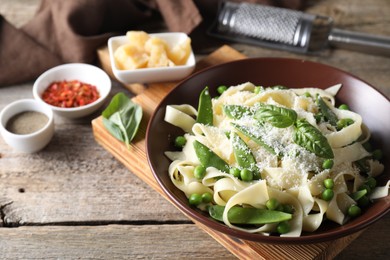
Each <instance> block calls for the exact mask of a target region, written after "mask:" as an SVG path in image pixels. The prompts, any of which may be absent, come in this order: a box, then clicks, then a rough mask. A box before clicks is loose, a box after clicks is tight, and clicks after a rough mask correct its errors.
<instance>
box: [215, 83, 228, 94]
mask: <svg viewBox="0 0 390 260" xmlns="http://www.w3.org/2000/svg"><path fill="white" fill-rule="evenodd" d="M226 90H227V87H226V86H225V85H221V86H219V87H218V88H217V92H218V94H220V95H221V94H222V93H223V92H225V91H226Z"/></svg>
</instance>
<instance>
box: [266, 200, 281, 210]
mask: <svg viewBox="0 0 390 260" xmlns="http://www.w3.org/2000/svg"><path fill="white" fill-rule="evenodd" d="M265 206H266V207H267V209H269V210H275V209H277V208H278V207H279V206H280V203H279V201H278V200H277V199H275V198H271V199H269V200H267V202H266V203H265Z"/></svg>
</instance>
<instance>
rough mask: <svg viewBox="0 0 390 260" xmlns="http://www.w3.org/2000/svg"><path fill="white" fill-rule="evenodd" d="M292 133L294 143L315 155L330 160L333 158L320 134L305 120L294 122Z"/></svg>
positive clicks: (326, 141)
mask: <svg viewBox="0 0 390 260" xmlns="http://www.w3.org/2000/svg"><path fill="white" fill-rule="evenodd" d="M295 125H296V128H295V132H294V137H293V139H294V142H295V143H296V144H298V145H299V146H302V147H303V148H305V149H306V150H308V151H310V152H312V153H314V154H315V155H317V156H319V157H322V158H326V159H332V158H334V154H333V150H332V147H331V146H330V145H329V143H328V140H327V139H326V137H325V136H324V135H322V133H321V132H320V131H319V130H318V129H317V128H315V127H314V126H312V125H311V124H310V123H309V122H307V121H306V119H300V120H298V121H296V124H295Z"/></svg>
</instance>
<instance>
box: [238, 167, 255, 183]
mask: <svg viewBox="0 0 390 260" xmlns="http://www.w3.org/2000/svg"><path fill="white" fill-rule="evenodd" d="M240 177H241V180H243V181H252V180H253V173H252V171H251V170H249V169H246V168H245V169H242V170H241V172H240Z"/></svg>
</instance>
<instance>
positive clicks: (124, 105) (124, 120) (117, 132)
mask: <svg viewBox="0 0 390 260" xmlns="http://www.w3.org/2000/svg"><path fill="white" fill-rule="evenodd" d="M102 116H103V125H104V126H105V128H106V129H107V130H108V131H109V132H110V133H111V134H112V135H113V136H114V137H115V138H117V139H118V140H120V141H122V142H125V143H126V145H130V142H131V141H132V140H133V138H134V137H135V135H136V133H137V131H138V128H139V125H140V123H141V119H142V108H141V107H140V106H139V105H137V104H136V103H134V102H133V101H131V100H130V99H129V98H128V97H127V96H126V95H125V94H123V93H118V94H116V95H115V96H114V97H113V98H112V100H111V102H110V104H109V105H108V106H107V108H106V109H105V110H104V111H103V112H102Z"/></svg>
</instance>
